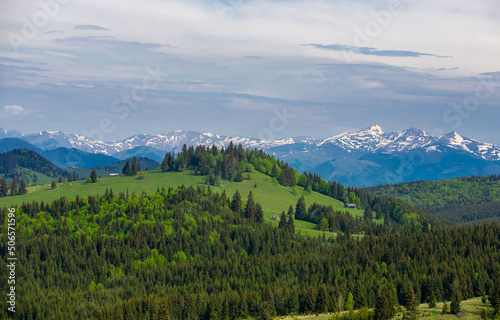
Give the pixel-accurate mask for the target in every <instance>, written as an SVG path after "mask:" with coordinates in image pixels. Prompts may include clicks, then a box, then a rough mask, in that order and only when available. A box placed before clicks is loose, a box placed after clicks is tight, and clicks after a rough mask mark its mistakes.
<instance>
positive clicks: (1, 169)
mask: <svg viewBox="0 0 500 320" xmlns="http://www.w3.org/2000/svg"><path fill="white" fill-rule="evenodd" d="M31 172H36V173H40V174H43V175H46V176H48V177H52V178H57V177H59V176H63V177H67V176H68V175H69V174H68V172H67V171H66V170H64V169H61V168H58V167H57V166H56V165H54V164H53V163H52V162H50V161H48V160H47V159H45V158H44V157H42V156H41V155H39V154H38V153H36V152H35V151H32V150H27V149H16V150H13V151H9V152H6V153H1V154H0V174H3V175H5V176H6V177H7V178H11V179H13V178H14V177H16V179H17V180H18V181H20V180H21V179H25V180H26V182H27V183H30V182H31V181H36V177H33V175H32V174H31Z"/></svg>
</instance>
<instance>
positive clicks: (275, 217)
mask: <svg viewBox="0 0 500 320" xmlns="http://www.w3.org/2000/svg"><path fill="white" fill-rule="evenodd" d="M271 219H273V220H276V221H280V217H278V216H277V215H273V217H272V218H271Z"/></svg>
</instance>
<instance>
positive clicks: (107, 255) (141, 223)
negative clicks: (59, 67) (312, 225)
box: [0, 187, 500, 319]
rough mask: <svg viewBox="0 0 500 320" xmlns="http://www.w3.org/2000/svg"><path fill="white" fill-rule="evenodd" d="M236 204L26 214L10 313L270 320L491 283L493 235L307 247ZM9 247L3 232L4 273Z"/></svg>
mask: <svg viewBox="0 0 500 320" xmlns="http://www.w3.org/2000/svg"><path fill="white" fill-rule="evenodd" d="M242 198H243V201H241V200H239V199H238V196H235V197H233V198H231V199H230V198H227V197H226V196H225V194H218V193H212V192H211V191H210V190H208V189H202V188H194V187H188V188H186V187H182V188H178V189H169V190H165V189H164V190H160V191H159V192H157V193H154V194H151V195H146V194H142V195H138V194H132V195H127V194H124V193H121V194H113V192H112V191H111V192H106V194H105V195H103V196H101V197H94V196H90V197H78V198H77V199H75V200H68V199H66V198H62V199H60V200H58V201H54V202H53V203H51V204H48V203H47V204H43V203H32V204H25V205H23V207H22V208H19V210H18V211H17V232H16V234H17V243H18V246H17V250H16V255H17V257H18V269H17V272H18V273H17V274H18V279H17V281H18V283H19V284H22V285H19V286H18V299H19V301H18V309H17V311H16V316H17V317H18V318H19V319H63V318H64V319H89V318H92V317H93V318H94V319H151V318H152V319H163V318H161V317H160V316H166V315H167V314H168V315H169V316H171V317H172V318H173V319H237V318H244V317H247V316H255V317H259V318H264V319H268V318H269V317H270V316H273V315H285V314H291V313H310V312H324V311H336V310H343V309H344V301H346V300H348V297H349V296H351V295H352V297H353V298H352V299H353V303H354V306H353V307H354V308H360V307H363V306H368V307H374V305H375V303H376V299H377V297H378V296H379V295H380V294H381V293H384V294H386V295H387V296H389V297H391V299H392V300H393V302H394V303H401V304H406V303H407V301H406V300H407V299H408V297H409V296H410V297H411V291H412V290H413V291H414V292H415V294H416V297H417V298H418V299H419V300H420V301H427V300H429V299H434V298H437V299H439V300H441V299H444V298H446V299H450V297H451V296H452V295H455V294H456V293H457V292H456V290H460V294H461V295H462V297H463V298H468V297H472V296H481V295H483V294H484V293H486V292H488V291H489V290H492V288H493V286H494V280H495V279H499V277H498V275H499V274H500V273H499V272H500V265H499V260H500V239H499V235H500V226H499V225H498V224H490V225H484V226H477V227H462V228H445V229H433V230H431V231H428V232H418V231H417V230H415V229H414V228H412V227H408V228H407V229H406V230H405V231H404V232H402V233H384V234H380V235H378V236H376V237H365V238H363V239H361V240H355V239H354V238H351V237H350V236H348V235H345V236H340V237H339V238H337V240H333V238H330V239H329V240H327V239H325V238H323V237H318V238H307V237H301V236H297V235H294V234H293V230H292V229H291V228H293V226H292V227H291V226H290V225H287V224H285V225H284V226H281V227H278V228H275V227H272V226H271V225H269V224H266V223H262V219H261V209H259V207H260V205H259V204H257V203H255V202H254V201H253V200H252V199H251V196H250V195H249V197H247V196H246V195H244V196H242ZM298 207H299V206H297V207H296V208H295V210H294V211H295V212H293V213H294V214H295V215H297V209H298ZM309 211H311V209H310V208H309ZM6 215H7V210H6V209H2V210H1V215H0V220H2V221H3V220H5V218H6ZM289 220H290V219H287V222H289ZM5 226H6V224H4V225H3V226H2V228H3V229H5V228H6V227H5ZM3 231H5V230H3ZM6 245H7V238H6V232H2V233H1V235H0V251H1V252H2V259H1V260H0V268H4V270H5V269H6V268H7V267H6V260H5V258H4V257H5V252H6V250H7V248H6ZM6 277H7V274H6V273H4V272H2V273H1V276H0V285H1V286H2V287H1V290H6V288H5V286H6V285H7V279H6ZM5 312H6V311H5V309H2V310H1V311H0V313H1V317H2V318H3V317H5V316H6V314H5Z"/></svg>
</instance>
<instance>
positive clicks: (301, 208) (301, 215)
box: [295, 196, 307, 220]
mask: <svg viewBox="0 0 500 320" xmlns="http://www.w3.org/2000/svg"><path fill="white" fill-rule="evenodd" d="M306 215H307V208H306V199H304V196H302V197H300V198H299V200H298V201H297V205H296V206H295V219H297V220H304V219H305V217H306Z"/></svg>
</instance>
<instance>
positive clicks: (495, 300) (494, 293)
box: [488, 278, 500, 314]
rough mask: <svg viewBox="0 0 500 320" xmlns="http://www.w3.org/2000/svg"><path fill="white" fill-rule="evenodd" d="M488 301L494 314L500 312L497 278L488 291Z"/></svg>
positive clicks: (498, 282) (499, 290)
mask: <svg viewBox="0 0 500 320" xmlns="http://www.w3.org/2000/svg"><path fill="white" fill-rule="evenodd" d="M488 300H489V301H490V303H491V306H492V307H493V308H494V309H495V312H494V313H495V314H497V313H498V312H500V278H497V279H496V281H495V284H494V285H493V287H491V289H490V295H489V297H488Z"/></svg>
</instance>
